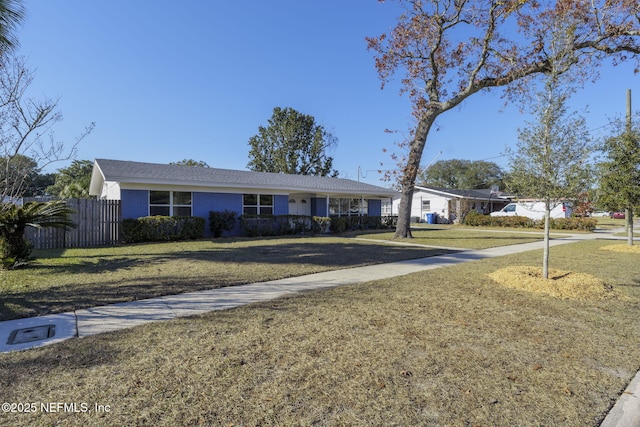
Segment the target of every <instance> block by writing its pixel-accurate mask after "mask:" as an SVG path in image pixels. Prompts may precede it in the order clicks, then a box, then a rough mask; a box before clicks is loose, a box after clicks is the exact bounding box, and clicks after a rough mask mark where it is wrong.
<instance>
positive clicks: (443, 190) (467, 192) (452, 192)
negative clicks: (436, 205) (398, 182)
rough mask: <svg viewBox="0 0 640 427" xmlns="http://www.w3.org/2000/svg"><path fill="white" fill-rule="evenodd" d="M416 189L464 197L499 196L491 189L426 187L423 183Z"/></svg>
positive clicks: (493, 197) (496, 197) (483, 198)
mask: <svg viewBox="0 0 640 427" xmlns="http://www.w3.org/2000/svg"><path fill="white" fill-rule="evenodd" d="M416 189H424V190H428V191H435V192H438V193H445V194H449V195H452V196H457V197H461V198H464V199H482V200H490V199H498V198H499V194H493V193H491V190H458V189H452V188H438V187H427V186H424V185H421V186H416Z"/></svg>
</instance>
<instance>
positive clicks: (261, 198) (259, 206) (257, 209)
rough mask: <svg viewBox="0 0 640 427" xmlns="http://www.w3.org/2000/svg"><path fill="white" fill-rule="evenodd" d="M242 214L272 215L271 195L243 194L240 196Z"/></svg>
mask: <svg viewBox="0 0 640 427" xmlns="http://www.w3.org/2000/svg"><path fill="white" fill-rule="evenodd" d="M242 214H243V215H273V195H271V194H244V195H243V196H242Z"/></svg>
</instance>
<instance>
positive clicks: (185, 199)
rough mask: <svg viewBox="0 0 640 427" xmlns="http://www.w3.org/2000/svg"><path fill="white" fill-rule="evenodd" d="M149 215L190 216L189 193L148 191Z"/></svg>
mask: <svg viewBox="0 0 640 427" xmlns="http://www.w3.org/2000/svg"><path fill="white" fill-rule="evenodd" d="M149 215H151V216H153V215H164V216H191V193H190V192H188V191H149Z"/></svg>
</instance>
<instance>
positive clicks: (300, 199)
mask: <svg viewBox="0 0 640 427" xmlns="http://www.w3.org/2000/svg"><path fill="white" fill-rule="evenodd" d="M289 215H306V216H309V215H311V203H310V198H309V197H308V196H303V195H291V196H289Z"/></svg>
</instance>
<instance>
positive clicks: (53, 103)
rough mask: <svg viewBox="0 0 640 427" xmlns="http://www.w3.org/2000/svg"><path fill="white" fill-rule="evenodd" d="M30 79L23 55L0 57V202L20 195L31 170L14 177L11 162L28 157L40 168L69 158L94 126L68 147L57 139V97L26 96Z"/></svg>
mask: <svg viewBox="0 0 640 427" xmlns="http://www.w3.org/2000/svg"><path fill="white" fill-rule="evenodd" d="M32 81H33V73H32V72H31V71H29V70H28V69H27V67H26V65H25V61H24V59H23V58H19V57H13V56H9V55H2V56H0V162H1V164H0V168H2V171H3V173H2V174H0V177H3V178H4V179H3V180H2V182H0V202H2V201H5V200H8V199H14V198H18V197H20V196H21V195H22V193H23V191H24V189H25V183H26V181H27V178H28V177H29V175H30V173H31V172H33V171H25V173H24V174H21V175H20V176H15V173H13V172H14V171H15V170H16V167H15V165H14V163H16V162H19V161H21V159H23V158H24V156H27V157H29V158H30V159H31V160H32V161H33V162H34V164H35V165H37V168H38V169H39V170H40V169H42V168H44V167H46V166H47V165H49V164H51V163H53V162H57V161H62V160H68V159H70V158H72V157H74V156H75V154H76V151H77V146H78V144H79V143H80V141H81V140H82V139H83V138H84V137H86V136H87V135H88V134H89V133H90V132H91V131H92V130H93V127H94V124H93V123H92V124H90V125H89V126H88V127H87V128H85V130H84V131H83V132H82V133H81V134H80V136H79V137H77V138H76V140H75V142H74V143H73V144H71V145H70V146H65V144H64V143H63V142H61V141H58V140H56V139H55V135H54V133H53V126H54V125H55V124H56V123H58V122H59V121H60V120H62V114H61V113H60V112H59V111H57V110H56V108H57V100H53V99H48V98H45V99H42V100H36V99H33V98H29V97H27V89H28V88H29V86H30V85H31V83H32ZM9 177H12V179H9ZM0 206H2V205H1V204H0Z"/></svg>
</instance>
